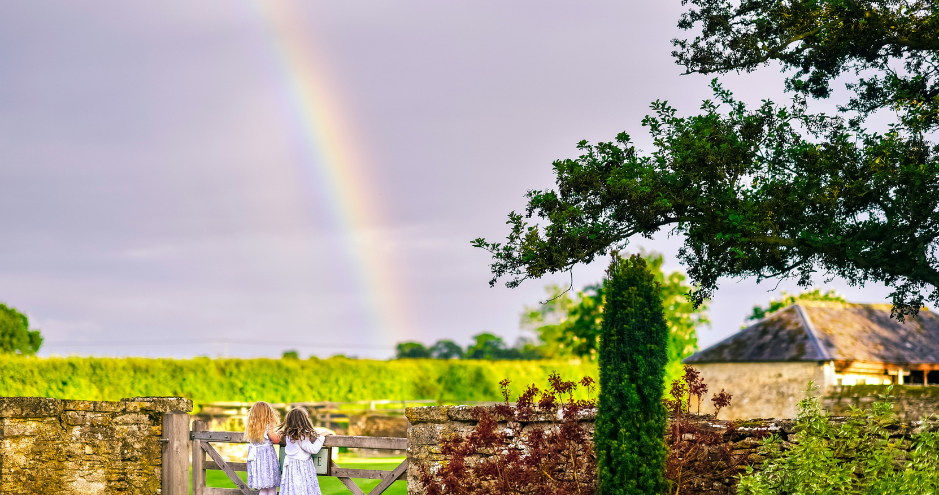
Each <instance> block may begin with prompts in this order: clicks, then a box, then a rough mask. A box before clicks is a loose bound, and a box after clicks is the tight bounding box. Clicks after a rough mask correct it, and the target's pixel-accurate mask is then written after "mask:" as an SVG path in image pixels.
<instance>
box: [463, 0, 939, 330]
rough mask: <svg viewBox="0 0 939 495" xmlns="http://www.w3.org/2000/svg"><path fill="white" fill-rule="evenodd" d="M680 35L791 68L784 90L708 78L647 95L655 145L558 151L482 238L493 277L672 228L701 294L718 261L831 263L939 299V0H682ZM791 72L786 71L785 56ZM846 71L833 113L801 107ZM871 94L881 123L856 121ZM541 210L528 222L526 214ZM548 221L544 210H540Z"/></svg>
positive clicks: (709, 57)
mask: <svg viewBox="0 0 939 495" xmlns="http://www.w3.org/2000/svg"><path fill="white" fill-rule="evenodd" d="M688 3H691V5H692V6H693V8H692V9H691V10H690V11H689V12H687V13H686V14H685V15H684V16H682V18H681V20H680V24H679V25H680V27H682V28H684V29H697V30H699V32H700V34H699V36H697V37H696V38H694V39H693V40H690V41H689V40H675V42H674V43H675V44H676V48H677V50H676V51H675V53H674V56H675V57H676V60H677V62H678V63H679V64H683V65H684V66H685V67H686V69H687V70H688V71H689V72H698V73H707V74H723V73H726V72H729V71H752V70H754V69H756V68H757V67H759V66H761V65H763V64H765V63H769V62H776V63H779V64H781V65H782V67H783V69H784V70H788V71H789V73H790V75H789V78H788V79H787V83H786V84H787V88H788V89H789V90H790V91H792V92H794V98H793V101H792V103H791V104H785V105H780V104H777V103H774V102H772V101H769V100H764V101H763V103H762V104H761V105H759V106H758V107H755V108H749V107H747V106H746V105H745V104H743V103H742V102H740V101H738V100H736V99H735V98H734V97H733V95H732V94H731V93H730V92H728V91H727V90H725V89H724V88H723V87H722V86H721V85H720V84H719V82H717V80H716V79H715V80H714V81H712V89H713V94H714V96H713V98H712V99H710V100H706V101H704V102H703V104H702V106H701V108H700V113H698V114H697V115H692V116H687V117H684V116H679V115H678V112H677V110H676V109H675V108H674V107H672V106H670V105H668V104H667V103H666V102H662V101H656V102H654V103H653V104H652V114H651V115H649V116H646V117H645V118H644V119H643V121H642V123H643V126H645V127H646V128H647V129H648V130H649V132H650V134H651V136H652V138H653V143H654V149H653V150H652V151H651V152H649V153H642V152H641V151H640V150H637V149H636V147H635V146H634V145H633V143H632V140H631V138H630V137H629V135H627V134H626V133H621V134H619V135H617V136H616V139H615V140H614V141H612V142H605V143H604V142H601V143H598V144H596V145H592V144H588V143H587V142H586V141H582V142H580V143H579V144H578V148H579V150H580V151H581V153H582V154H581V155H580V156H579V157H578V158H575V159H563V160H557V161H555V162H554V164H553V167H554V173H555V175H556V188H555V189H547V190H532V191H529V192H528V194H527V199H528V205H527V207H526V209H525V211H524V212H523V213H516V212H512V213H510V214H509V219H508V222H507V223H508V224H509V226H510V230H509V234H508V237H507V239H506V241H505V242H490V241H487V240H485V239H482V238H479V239H476V240H475V241H473V245H474V246H476V247H479V248H483V249H486V250H488V251H489V252H490V253H491V254H492V256H493V261H492V264H491V270H492V274H493V278H492V280H491V281H490V284H495V283H496V282H497V281H498V280H499V279H500V278H502V277H506V278H507V279H508V280H507V282H506V285H507V286H509V287H515V286H517V285H518V284H520V283H521V282H522V281H524V280H525V279H528V278H538V277H541V276H543V275H545V274H548V273H555V272H563V271H568V270H570V269H571V267H572V266H574V265H576V264H578V263H589V262H591V261H593V260H594V259H595V258H596V257H597V256H598V255H602V254H604V253H606V252H608V251H610V250H611V249H623V248H624V247H625V246H626V245H627V244H628V242H629V240H630V239H631V238H633V237H634V236H637V235H638V236H644V237H649V236H652V235H653V234H655V233H656V232H658V231H660V230H661V229H663V228H667V229H669V231H670V233H671V234H676V235H680V236H682V237H683V239H684V245H683V247H682V248H681V250H680V251H679V258H680V259H681V261H682V262H683V264H684V265H685V266H686V267H687V271H688V275H689V276H690V278H691V282H692V284H693V285H694V286H695V289H694V291H693V292H692V294H691V297H692V300H693V301H694V303H695V304H696V305H699V304H701V303H702V302H703V301H704V300H705V299H707V298H709V297H711V296H712V294H713V292H714V291H715V290H716V289H717V283H718V280H719V279H720V278H721V277H756V279H757V280H758V281H760V280H763V279H767V278H795V279H796V280H797V283H798V284H799V285H800V286H801V287H810V286H811V285H812V279H813V276H815V275H816V274H819V273H821V274H824V275H825V276H826V277H831V276H839V277H842V278H844V279H845V280H847V281H848V282H849V283H850V284H853V285H863V284H864V283H866V282H882V283H884V284H885V285H887V286H889V287H891V288H892V289H893V291H892V294H891V296H892V299H893V304H894V315H895V316H896V317H898V319H900V320H903V317H904V315H912V314H916V312H917V311H918V310H919V308H920V307H921V306H923V305H924V304H923V303H924V302H925V301H926V300H929V301H932V302H934V303H936V304H939V258H937V255H939V241H937V237H939V158H937V154H939V147H937V146H936V144H935V143H933V142H931V141H929V137H930V135H931V134H930V133H931V132H933V131H935V130H937V128H939V41H937V40H939V4H937V3H936V2H925V1H900V0H879V1H878V0H811V1H805V0H783V1H778V0H772V1H771V0H742V1H740V2H736V3H732V2H727V1H725V0H689V2H688ZM793 72H794V73H793ZM852 73H853V74H854V79H853V80H852V81H853V82H851V83H849V89H850V90H852V91H853V93H852V94H853V95H854V96H853V97H851V99H850V101H849V102H848V103H847V104H846V105H844V106H842V107H840V110H839V112H838V113H837V114H836V115H826V114H813V113H810V112H809V111H808V101H809V99H811V98H823V97H827V96H828V95H829V94H830V91H831V83H832V80H833V79H834V78H835V77H842V76H843V77H847V78H849V79H850V77H851V74H852ZM878 110H886V111H889V112H893V113H894V114H896V116H897V119H896V122H894V123H893V124H892V125H891V126H890V130H889V132H886V133H877V132H872V131H868V130H866V129H865V128H864V123H865V121H866V119H867V118H868V117H869V116H870V115H871V114H872V113H874V112H877V111H878ZM533 218H535V219H537V220H535V221H534V222H535V223H532V222H533V221H532V219H533ZM539 221H540V222H542V223H543V224H539V223H537V222H539Z"/></svg>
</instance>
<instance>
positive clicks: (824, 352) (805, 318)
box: [792, 303, 832, 361]
mask: <svg viewBox="0 0 939 495" xmlns="http://www.w3.org/2000/svg"><path fill="white" fill-rule="evenodd" d="M792 306H795V308H796V313H798V314H799V318H801V319H802V324H803V325H805V330H806V332H807V333H808V334H809V338H810V339H812V343H813V344H815V348H816V349H818V354H819V356H822V358H824V359H825V361H831V360H832V357H831V354H829V353H828V349H826V348H824V347H822V343H821V342H820V341H819V340H818V333H817V332H816V331H815V325H813V324H812V319H811V318H810V317H809V314H808V313H807V312H806V311H805V308H803V307H802V305H801V304H798V303H796V304H793V305H792Z"/></svg>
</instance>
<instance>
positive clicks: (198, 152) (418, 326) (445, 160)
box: [0, 0, 888, 357]
mask: <svg viewBox="0 0 939 495" xmlns="http://www.w3.org/2000/svg"><path fill="white" fill-rule="evenodd" d="M681 11H682V7H681V5H680V1H679V0H668V1H657V2H649V1H639V0H620V1H592V0H585V1H578V2H571V1H568V2H557V1H544V0H539V1H523V0H516V1H512V2H506V1H504V0H500V1H494V0H493V1H489V0H473V1H464V2H439V1H429V0H428V1H409V0H395V1H388V0H367V1H360V2H348V1H341V0H335V1H310V2H300V1H299V0H276V1H275V0H271V1H269V2H265V1H262V0H257V1H256V2H251V1H248V0H235V1H230V0H226V1H215V0H201V1H199V2H181V1H168V0H167V1H161V2H149V3H140V2H136V3H134V2H119V1H108V2H105V1H85V2H80V3H76V2H64V1H63V2H51V1H50V2H47V1H40V2H8V3H6V4H4V5H3V6H2V7H0V212H2V213H3V215H2V218H3V223H2V229H0V301H3V302H6V303H8V304H10V305H13V306H15V307H17V308H19V309H20V310H22V311H24V312H25V313H26V314H27V315H28V316H29V317H30V319H31V322H32V324H33V326H34V327H36V328H40V329H41V330H42V332H43V335H44V336H45V338H46V346H45V347H44V348H43V350H42V352H41V354H43V355H50V354H63V355H64V354H83V355H143V356H192V355H221V354H226V353H227V354H228V355H232V356H279V355H280V353H281V352H282V351H283V350H284V349H288V348H295V349H299V350H300V353H301V355H304V356H305V355H310V354H315V355H320V356H328V355H332V354H336V353H344V354H347V355H358V356H373V357H388V356H390V355H391V353H392V348H393V345H394V343H395V342H397V341H401V340H409V339H413V340H421V341H424V342H426V343H431V342H433V341H434V340H436V339H440V338H451V339H454V340H457V341H458V342H461V343H468V341H469V338H470V336H471V335H473V334H476V333H479V332H481V331H490V332H494V333H497V334H500V335H503V336H505V337H506V339H507V340H508V341H510V342H511V341H514V340H515V338H516V337H518V335H519V332H520V330H519V324H518V320H519V314H520V312H521V311H522V309H523V307H524V306H525V305H532V304H535V303H537V301H538V300H539V299H543V293H544V286H545V285H546V284H547V283H550V282H559V283H560V282H563V281H565V280H566V275H563V276H559V277H554V278H548V279H545V280H536V281H530V282H527V283H525V284H524V285H523V286H522V287H520V288H518V289H514V290H509V289H506V288H504V287H501V286H500V287H497V288H493V289H490V288H489V286H488V284H487V282H488V280H489V272H488V267H487V264H488V257H487V255H486V253H484V252H480V251H478V250H475V249H473V248H472V247H470V240H472V239H474V238H476V237H481V236H482V237H486V238H489V239H499V238H503V237H504V235H505V234H506V226H505V225H504V222H505V218H506V215H507V213H508V212H509V211H512V210H520V209H522V208H523V207H524V204H525V203H524V198H523V195H524V193H525V191H526V190H528V189H533V188H545V187H550V186H551V184H552V182H553V177H552V174H551V169H550V164H551V162H552V160H554V159H558V158H566V157H573V156H576V149H575V144H576V143H577V142H578V141H580V140H581V139H587V140H590V141H597V140H610V139H612V137H613V136H615V135H616V133H618V132H620V131H624V130H625V131H627V132H629V133H630V134H632V135H633V136H634V138H635V140H636V141H637V142H638V143H640V144H641V145H643V146H644V147H645V148H646V149H648V145H649V141H648V138H647V136H646V133H645V132H644V131H643V128H642V127H641V125H640V121H641V119H642V117H643V116H644V115H645V114H646V113H647V112H648V105H649V103H650V102H652V101H654V100H656V99H662V100H668V101H669V102H671V103H673V104H674V105H676V106H677V107H678V108H679V109H680V110H681V111H682V112H684V113H690V112H693V111H695V110H696V109H697V108H698V106H699V104H700V101H701V99H703V98H706V97H707V96H708V88H707V81H708V78H706V77H703V76H682V75H680V74H681V68H680V67H679V66H677V65H675V64H674V62H673V61H672V60H671V58H670V55H669V53H670V51H671V45H670V43H669V40H670V39H671V38H674V37H676V36H681V35H682V34H681V32H679V31H678V30H677V29H676V28H675V24H676V21H677V18H678V16H679V14H680V13H681ZM724 81H725V82H726V84H727V86H728V87H729V88H731V89H732V90H734V91H735V92H736V94H737V95H738V96H740V97H742V98H743V99H745V100H746V101H749V102H758V101H759V100H760V99H761V98H765V97H772V98H780V97H781V94H782V93H781V91H780V86H781V85H780V81H781V76H780V74H779V73H778V71H776V70H775V69H772V68H769V69H764V70H762V71H759V72H757V73H755V74H750V75H745V76H733V77H727V78H724ZM680 242H681V241H680V239H675V238H672V239H669V238H668V237H667V236H665V235H662V236H659V237H658V238H656V240H655V241H654V242H650V241H644V240H641V239H640V240H637V241H636V242H635V243H634V244H633V246H634V247H635V248H636V249H638V247H639V246H643V247H645V248H646V249H657V250H659V251H662V252H664V253H665V255H666V257H667V268H668V269H681V266H680V265H678V264H677V262H676V260H675V257H674V256H675V254H676V251H677V247H678V246H679V245H680ZM602 265H603V263H596V264H595V265H594V266H585V267H579V268H578V269H576V270H575V271H574V274H573V277H574V285H575V286H578V287H579V286H583V285H586V284H589V283H594V282H596V281H598V280H599V279H600V275H601V273H602V270H603V266H602ZM821 282H822V280H819V281H818V283H821ZM830 286H831V287H833V288H836V289H839V290H841V291H842V292H843V293H845V294H846V295H847V296H848V297H849V299H852V300H856V301H858V302H883V301H884V298H885V296H886V294H887V292H888V291H887V290H885V289H884V288H883V287H881V286H869V287H867V288H864V289H852V288H848V287H846V286H845V284H844V283H841V282H840V281H837V280H836V281H834V282H833V283H832V284H830ZM785 288H788V289H789V290H790V291H791V290H794V289H795V286H794V283H791V282H783V283H782V284H781V285H779V287H778V288H776V287H775V284H765V283H764V284H762V285H759V286H758V285H756V284H755V283H753V282H752V281H748V280H744V281H736V280H728V281H725V283H724V284H723V285H722V287H721V289H720V291H719V292H718V293H717V296H716V299H715V300H714V301H713V302H712V305H711V316H712V319H713V320H714V325H713V328H712V329H709V330H704V331H702V332H701V335H700V342H701V344H702V346H707V345H709V344H712V343H714V342H716V341H718V340H720V339H721V338H723V337H725V336H727V335H729V334H730V333H732V332H734V331H735V330H736V329H737V328H739V325H740V322H741V321H742V319H743V317H744V316H745V315H746V314H747V313H748V312H749V308H750V307H752V306H753V305H754V304H761V303H765V302H766V301H768V300H769V299H770V298H771V297H774V296H776V295H778V293H779V291H780V290H781V289H785ZM774 289H775V290H774Z"/></svg>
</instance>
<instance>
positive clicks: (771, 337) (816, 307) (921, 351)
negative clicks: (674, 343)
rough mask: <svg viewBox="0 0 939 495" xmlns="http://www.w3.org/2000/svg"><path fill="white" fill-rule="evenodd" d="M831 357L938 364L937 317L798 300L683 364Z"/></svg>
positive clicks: (926, 311)
mask: <svg viewBox="0 0 939 495" xmlns="http://www.w3.org/2000/svg"><path fill="white" fill-rule="evenodd" d="M833 360H834V361H867V362H874V363H939V316H937V315H936V314H935V313H933V312H931V311H928V310H925V309H923V310H920V312H919V315H917V316H916V317H915V318H910V317H907V318H906V322H905V323H900V322H899V321H897V320H896V319H892V318H890V307H889V306H886V305H863V304H832V303H828V304H811V303H810V304H803V303H800V304H794V305H792V306H788V307H786V308H784V309H781V310H779V311H776V312H775V313H773V314H771V315H769V316H767V317H766V318H764V319H762V320H760V321H758V322H756V323H754V324H753V325H750V326H749V327H747V328H745V329H743V330H741V331H740V332H738V333H736V334H735V335H733V336H731V337H729V338H727V339H725V340H723V341H722V342H719V343H717V344H715V345H713V346H711V347H708V348H707V349H704V350H703V351H700V352H696V353H695V354H693V355H691V356H690V357H688V358H687V359H685V361H684V362H686V363H716V362H725V363H726V362H759V361H833Z"/></svg>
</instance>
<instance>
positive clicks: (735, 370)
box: [692, 362, 834, 419]
mask: <svg viewBox="0 0 939 495" xmlns="http://www.w3.org/2000/svg"><path fill="white" fill-rule="evenodd" d="M693 366H694V368H695V369H697V370H698V371H700V372H701V377H702V378H703V379H704V383H707V384H708V389H709V392H711V393H713V392H720V391H721V389H724V390H726V391H727V393H729V394H732V395H733V396H734V398H733V400H732V401H731V405H730V407H728V408H725V409H722V410H721V413H720V417H721V418H723V419H749V418H794V417H795V416H796V414H797V413H798V410H797V407H796V406H797V405H798V403H799V400H801V399H802V398H803V397H804V396H805V388H806V387H807V386H808V384H809V381H810V380H811V381H812V382H813V383H815V385H816V386H818V387H820V390H825V389H826V387H827V385H829V384H831V383H834V378H832V377H833V376H834V368H833V367H832V368H831V369H828V367H827V366H826V365H820V364H818V363H815V362H794V363H695V364H694V365H693ZM692 409H693V410H697V409H696V406H695V405H694V404H693V405H692ZM701 412H702V413H707V414H713V413H714V407H713V405H712V404H711V401H710V393H709V394H708V396H707V397H706V398H705V400H704V401H702V404H701Z"/></svg>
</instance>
